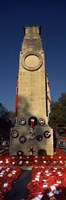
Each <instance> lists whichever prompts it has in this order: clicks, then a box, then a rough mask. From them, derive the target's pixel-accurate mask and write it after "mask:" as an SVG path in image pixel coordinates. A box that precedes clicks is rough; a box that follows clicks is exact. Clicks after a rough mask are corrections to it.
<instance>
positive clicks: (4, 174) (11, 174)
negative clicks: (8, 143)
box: [0, 167, 22, 200]
mask: <svg viewBox="0 0 66 200" xmlns="http://www.w3.org/2000/svg"><path fill="white" fill-rule="evenodd" d="M21 173H22V169H21V168H10V167H0V200H3V199H4V197H6V195H7V193H8V192H9V191H10V190H11V189H12V185H13V183H14V182H15V181H16V180H17V178H18V176H19V175H20V174H21Z"/></svg>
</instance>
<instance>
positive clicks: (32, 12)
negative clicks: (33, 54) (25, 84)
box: [0, 0, 66, 111]
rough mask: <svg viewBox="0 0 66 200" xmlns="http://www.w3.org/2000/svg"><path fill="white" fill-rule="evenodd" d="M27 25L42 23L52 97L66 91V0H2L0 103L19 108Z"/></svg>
mask: <svg viewBox="0 0 66 200" xmlns="http://www.w3.org/2000/svg"><path fill="white" fill-rule="evenodd" d="M25 25H29V26H30V25H40V26H41V38H42V44H43V48H44V52H45V65H46V69H47V72H48V77H49V83H50V90H51V99H52V101H57V100H58V98H59V97H60V96H61V93H64V92H65V93H66V1H65V0H45V1H44V0H6V1H5V0H0V103H2V104H3V105H4V106H5V107H6V108H7V109H8V110H11V111H14V110H15V94H16V77H17V72H18V67H19V54H20V50H21V46H22V41H23V37H24V31H23V27H24V26H25Z"/></svg>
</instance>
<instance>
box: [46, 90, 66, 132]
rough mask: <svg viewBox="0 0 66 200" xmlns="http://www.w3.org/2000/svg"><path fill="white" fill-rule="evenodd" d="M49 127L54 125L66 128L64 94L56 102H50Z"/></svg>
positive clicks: (65, 95) (65, 98) (65, 94)
mask: <svg viewBox="0 0 66 200" xmlns="http://www.w3.org/2000/svg"><path fill="white" fill-rule="evenodd" d="M49 125H50V126H51V127H52V128H54V126H56V125H63V126H66V93H62V94H61V96H60V98H59V99H58V101H57V102H54V101H52V103H51V113H50V115H49Z"/></svg>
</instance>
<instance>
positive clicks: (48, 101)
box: [46, 74, 51, 117]
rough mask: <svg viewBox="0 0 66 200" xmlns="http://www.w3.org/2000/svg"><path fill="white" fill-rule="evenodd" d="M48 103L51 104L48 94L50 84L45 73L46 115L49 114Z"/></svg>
mask: <svg viewBox="0 0 66 200" xmlns="http://www.w3.org/2000/svg"><path fill="white" fill-rule="evenodd" d="M50 104H51V95H50V84H49V80H48V75H47V74H46V110H47V117H49V114H50V111H51V110H50Z"/></svg>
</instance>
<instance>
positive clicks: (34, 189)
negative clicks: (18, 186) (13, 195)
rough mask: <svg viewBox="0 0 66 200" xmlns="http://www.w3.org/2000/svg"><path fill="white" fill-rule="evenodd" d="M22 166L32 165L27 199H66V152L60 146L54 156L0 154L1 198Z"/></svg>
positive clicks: (2, 199) (4, 195) (20, 171)
mask: <svg viewBox="0 0 66 200" xmlns="http://www.w3.org/2000/svg"><path fill="white" fill-rule="evenodd" d="M22 166H23V167H24V166H26V167H28V166H32V180H31V182H29V184H28V185H27V188H28V190H29V195H28V197H27V199H26V200H40V199H42V200H66V153H64V152H63V151H61V150H60V149H58V148H57V149H56V154H55V155H54V156H49V155H47V156H34V155H31V156H25V155H20V154H19V155H13V156H0V200H4V197H6V195H7V193H8V191H10V190H11V189H12V184H13V183H14V181H16V179H17V178H18V176H19V175H20V174H21V173H22Z"/></svg>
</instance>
